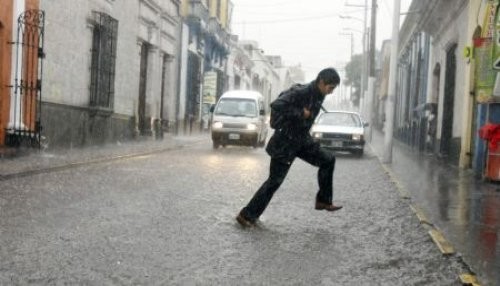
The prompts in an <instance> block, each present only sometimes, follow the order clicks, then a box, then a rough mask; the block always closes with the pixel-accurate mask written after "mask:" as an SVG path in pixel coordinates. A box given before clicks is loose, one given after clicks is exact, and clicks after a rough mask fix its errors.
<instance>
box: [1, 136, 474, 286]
mask: <svg viewBox="0 0 500 286" xmlns="http://www.w3.org/2000/svg"><path fill="white" fill-rule="evenodd" d="M268 164H269V157H268V156H267V155H266V154H265V152H264V150H263V149H253V148H247V147H228V148H222V149H218V150H213V149H212V145H211V142H210V140H208V137H207V140H204V141H202V142H199V143H198V144H194V145H191V146H187V147H185V148H177V149H172V150H169V151H166V152H161V153H156V154H151V155H145V156H135V157H130V158H127V159H122V160H114V161H109V162H102V163H94V164H88V165H82V166H79V167H75V168H68V169H66V170H61V171H54V172H49V173H42V174H36V175H32V176H25V177H19V178H11V179H7V180H3V181H0V255H1V257H2V260H1V261H0V284H2V285H11V284H14V285H26V284H36V285H39V284H43V285H47V284H49V285H60V284H88V285H110V284H113V285H130V284H140V285H459V282H458V275H459V274H461V273H464V272H466V269H464V265H462V263H461V262H460V261H459V260H458V259H457V258H456V257H454V256H451V257H447V256H443V255H442V254H441V253H440V252H439V250H438V248H437V246H436V245H435V244H434V243H433V242H432V240H431V238H430V236H429V235H428V233H427V231H426V229H425V228H424V227H423V226H422V225H421V224H420V223H419V221H418V219H417V217H416V216H415V214H414V213H413V212H412V211H411V209H410V207H409V205H408V203H407V202H406V201H405V200H404V199H403V198H401V196H400V195H399V193H398V191H397V190H396V186H395V185H394V184H393V183H392V182H391V180H390V178H389V177H388V175H387V174H386V173H385V171H384V169H383V167H382V166H381V165H380V163H379V161H378V159H377V158H376V157H375V156H374V155H373V153H372V152H371V150H370V149H369V148H367V152H366V155H365V156H364V157H362V158H357V157H353V156H350V155H344V154H340V155H339V156H338V157H337V166H336V172H335V178H334V180H335V181H334V200H335V202H336V203H339V204H341V205H343V206H344V209H342V210H340V211H338V212H335V213H327V212H324V211H316V210H314V208H313V206H314V196H315V193H316V190H317V182H316V169H315V168H314V167H311V166H309V165H307V164H306V163H304V162H302V161H300V160H297V161H296V162H295V163H294V165H293V166H292V168H291V170H290V173H289V176H288V177H287V179H286V180H285V182H284V184H283V185H282V187H281V189H280V190H279V191H278V192H277V193H276V195H275V197H274V199H273V201H271V204H270V205H269V207H268V209H267V210H266V212H265V213H264V215H263V216H262V217H261V222H260V223H259V225H260V226H259V227H258V228H255V229H242V228H241V227H240V226H239V225H238V224H237V223H236V222H235V220H234V217H235V215H236V214H237V212H238V211H239V210H240V208H241V207H243V206H244V204H245V203H246V202H247V201H248V200H249V199H250V197H251V196H252V195H253V193H254V192H255V190H256V189H257V188H258V187H259V185H260V184H261V183H262V182H263V180H265V178H266V175H267V171H268V170H267V168H268Z"/></svg>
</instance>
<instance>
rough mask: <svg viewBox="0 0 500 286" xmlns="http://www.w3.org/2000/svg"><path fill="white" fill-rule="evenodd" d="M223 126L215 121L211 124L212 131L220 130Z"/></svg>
mask: <svg viewBox="0 0 500 286" xmlns="http://www.w3.org/2000/svg"><path fill="white" fill-rule="evenodd" d="M222 126H223V124H222V122H220V121H215V122H214V124H212V128H213V129H220V128H222Z"/></svg>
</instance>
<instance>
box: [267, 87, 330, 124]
mask: <svg viewBox="0 0 500 286" xmlns="http://www.w3.org/2000/svg"><path fill="white" fill-rule="evenodd" d="M302 86H303V85H302V84H299V83H297V84H294V85H293V86H292V87H290V88H289V89H287V90H285V91H282V92H281V93H280V94H279V95H278V98H279V97H280V96H282V95H283V94H285V93H287V92H290V91H293V90H295V89H297V88H300V87H302ZM321 109H322V110H323V111H324V112H328V110H326V109H325V108H324V107H323V105H321ZM284 120H285V119H284V116H283V114H281V113H280V112H279V111H277V110H274V109H273V108H272V106H271V114H270V118H269V125H270V126H271V128H273V129H280V128H283V121H284Z"/></svg>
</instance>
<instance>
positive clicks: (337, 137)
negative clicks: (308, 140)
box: [311, 111, 368, 156]
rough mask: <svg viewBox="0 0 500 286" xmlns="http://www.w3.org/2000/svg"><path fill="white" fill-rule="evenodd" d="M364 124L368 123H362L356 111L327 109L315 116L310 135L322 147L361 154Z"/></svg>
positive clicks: (363, 142)
mask: <svg viewBox="0 0 500 286" xmlns="http://www.w3.org/2000/svg"><path fill="white" fill-rule="evenodd" d="M366 126H368V123H364V122H363V121H362V120H361V117H360V115H359V114H358V113H356V112H349V111H328V112H324V113H322V114H320V115H319V116H318V117H317V118H316V121H315V122H314V125H313V126H312V128H311V135H312V137H313V139H314V140H315V141H317V142H319V143H320V145H321V146H322V147H325V148H329V149H333V150H338V151H349V152H351V153H353V154H355V155H358V156H362V155H363V152H364V146H365V139H364V127H366Z"/></svg>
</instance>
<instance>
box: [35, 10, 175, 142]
mask: <svg viewBox="0 0 500 286" xmlns="http://www.w3.org/2000/svg"><path fill="white" fill-rule="evenodd" d="M179 5H180V2H179V1H178V0H169V1H157V0H138V1H126V2H123V1H109V0H92V1H87V0H78V1H70V2H68V1H64V2H60V3H59V2H57V3H56V2H54V1H42V3H41V9H42V10H44V11H45V15H46V20H47V25H46V29H45V54H46V59H45V63H44V71H43V72H44V75H43V86H44V89H43V101H42V116H41V121H42V122H41V124H42V128H43V134H44V135H45V136H47V138H48V140H49V141H50V143H49V144H52V145H63V146H81V145H87V144H98V143H104V142H112V141H117V140H126V139H130V138H133V137H136V136H151V135H155V136H158V137H161V135H162V134H163V133H162V123H165V125H166V126H165V127H166V128H168V126H169V124H170V121H175V102H176V92H177V89H176V83H177V76H178V74H177V72H176V71H177V69H176V67H177V63H176V60H177V58H178V56H177V54H178V47H179V44H178V40H177V39H178V34H179V31H178V29H179V23H180V18H179Z"/></svg>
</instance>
